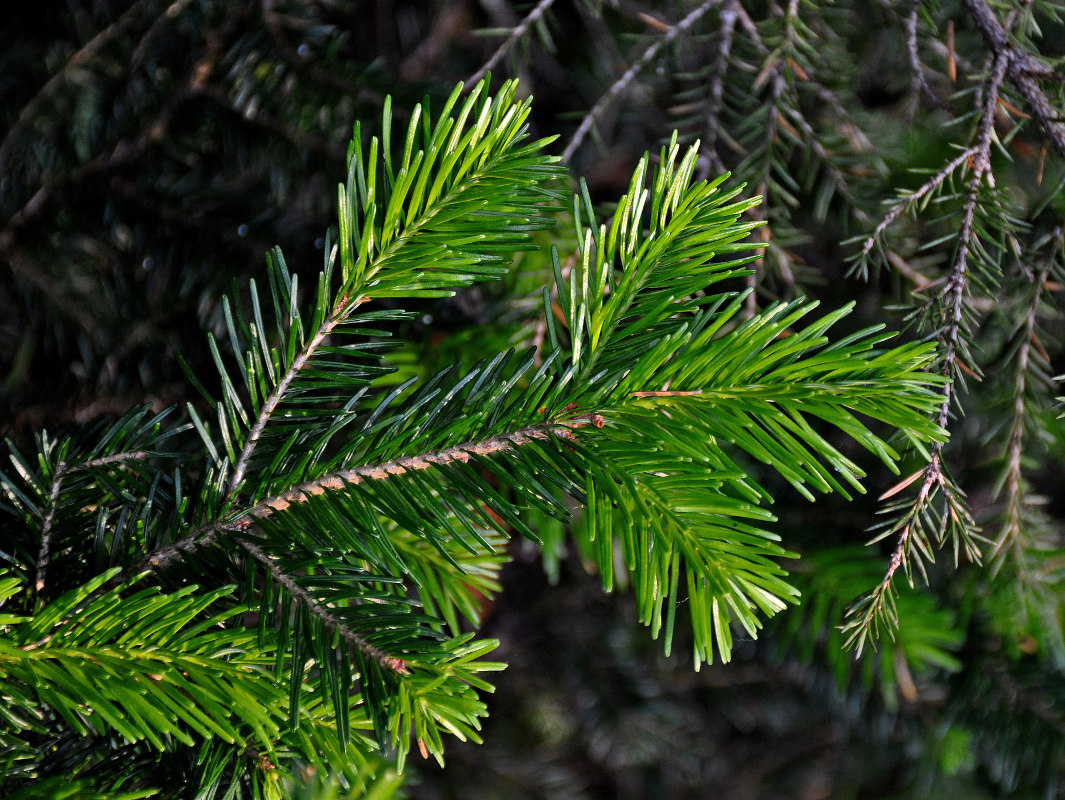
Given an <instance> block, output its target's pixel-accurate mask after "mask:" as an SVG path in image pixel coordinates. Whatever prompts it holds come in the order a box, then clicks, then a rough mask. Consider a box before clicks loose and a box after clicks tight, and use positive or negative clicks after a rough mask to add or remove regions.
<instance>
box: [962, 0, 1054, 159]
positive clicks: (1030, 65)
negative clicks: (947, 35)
mask: <svg viewBox="0 0 1065 800" xmlns="http://www.w3.org/2000/svg"><path fill="white" fill-rule="evenodd" d="M963 4H964V6H965V9H966V11H968V12H969V18H970V19H971V20H972V21H973V23H974V24H975V25H976V27H977V29H978V30H979V31H980V35H981V36H983V38H984V40H985V41H986V42H987V44H988V46H989V47H990V48H991V52H992V53H993V54H994V57H995V59H996V61H998V60H1001V62H1002V64H1003V67H1002V68H1003V71H1004V73H1005V74H1006V75H1007V76H1008V78H1009V80H1010V82H1011V83H1012V84H1013V85H1014V86H1015V87H1016V88H1017V91H1018V92H1020V94H1021V96H1022V97H1023V98H1024V99H1025V101H1027V103H1028V107H1029V108H1030V109H1031V110H1032V115H1033V116H1034V117H1035V119H1036V122H1038V123H1039V126H1040V127H1041V128H1042V129H1043V133H1044V134H1045V135H1046V137H1047V139H1049V140H1050V143H1051V145H1053V147H1054V149H1055V150H1057V152H1058V155H1060V156H1062V157H1065V123H1063V122H1062V121H1061V116H1062V112H1061V109H1055V108H1054V107H1053V106H1052V105H1051V103H1050V100H1049V99H1048V98H1047V96H1046V94H1045V93H1044V92H1043V90H1042V88H1040V86H1039V84H1038V83H1037V82H1036V80H1035V78H1034V76H1037V75H1038V76H1046V75H1047V72H1048V68H1047V67H1046V66H1045V65H1044V64H1041V63H1040V62H1039V61H1038V60H1036V59H1035V57H1033V56H1032V55H1031V54H1030V53H1028V52H1025V51H1024V50H1021V49H1020V48H1018V47H1017V46H1016V45H1014V44H1013V42H1012V41H1011V40H1010V34H1009V32H1008V29H1009V28H1010V27H1011V26H1009V25H1007V26H1005V27H1004V26H1003V25H1002V23H1000V22H999V21H998V18H997V17H996V16H995V12H994V11H993V10H992V9H991V6H990V5H989V4H988V3H987V2H986V0H963ZM1016 12H1017V9H1013V11H1012V12H1011V13H1014V14H1015V13H1016Z"/></svg>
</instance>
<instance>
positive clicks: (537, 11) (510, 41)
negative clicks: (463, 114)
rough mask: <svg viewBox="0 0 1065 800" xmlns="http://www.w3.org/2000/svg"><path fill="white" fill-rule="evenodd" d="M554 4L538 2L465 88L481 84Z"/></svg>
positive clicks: (543, 1)
mask: <svg viewBox="0 0 1065 800" xmlns="http://www.w3.org/2000/svg"><path fill="white" fill-rule="evenodd" d="M554 3H555V0H540V2H539V3H537V4H536V8H534V9H533V10H532V11H530V12H529V14H528V16H526V17H525V19H523V20H522V21H521V22H519V23H518V24H517V25H515V26H514V30H512V31H511V32H510V35H509V36H508V37H507V38H506V40H505V41H504V42H503V44H501V45H499V47H498V48H496V51H495V52H494V53H492V57H491V58H489V59H488V60H487V61H486V62H484V65H483V66H482V67H481V68H480V69H479V70H477V71H476V72H475V73H473V75H471V76H470V79H469V80H468V81H466V86H476V85H477V84H478V83H480V82H481V79H482V78H484V76H485V75H487V74H488V73H489V72H491V71H492V70H493V69H495V66H496V64H498V63H499V62H500V61H502V60H503V58H504V56H506V54H507V53H508V52H510V48H512V47H513V46H514V45H515V44H516V43H517V42H518V41H520V40H521V38H522V37H523V36H525V33H526V31H528V30H529V28H530V27H532V26H533V25H535V24H536V22H537V21H538V20H539V19H540V17H542V16H543V15H544V14H545V13H546V12H547V9H549V8H551V6H552V5H554Z"/></svg>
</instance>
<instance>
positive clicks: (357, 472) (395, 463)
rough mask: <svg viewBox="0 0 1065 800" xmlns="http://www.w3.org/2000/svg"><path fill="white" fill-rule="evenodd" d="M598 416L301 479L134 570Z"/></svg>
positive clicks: (590, 422)
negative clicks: (327, 499) (363, 487)
mask: <svg viewBox="0 0 1065 800" xmlns="http://www.w3.org/2000/svg"><path fill="white" fill-rule="evenodd" d="M604 424H605V422H604V420H603V417H602V416H601V415H599V414H597V413H587V414H581V415H578V416H574V417H566V418H560V419H558V420H556V421H553V422H546V423H541V424H537V425H528V426H525V427H523V428H518V429H517V430H514V431H510V432H508V433H503V434H500V435H498V436H492V437H489V438H487V439H482V440H479V441H470V442H463V443H462V444H458V445H455V446H452V447H448V448H445V449H443V450H439V451H433V452H425V453H419V454H416V455H412V456H404V457H402V458H397V459H392V460H389V461H385V462H382V463H380V464H367V465H363V466H361V467H354V468H352V469H344V470H338V471H336V472H332V473H329V474H327V475H323V476H321V477H320V478H316V479H314V480H311V481H307V482H305V483H301V484H299V485H297V486H294V487H292V488H290V489H287V490H285V491H284V492H281V493H280V494H277V495H274V496H271V497H267V498H265V499H263V500H262V501H260V502H258V503H256V504H255V505H253V506H251V507H249V508H246V509H244V510H242V511H241V512H240V513H239V514H237V515H235V516H231V517H229V518H228V519H225V520H216V521H213V522H209V523H207V524H205V525H202V526H201V527H199V528H197V529H196V530H195V531H193V532H192V533H190V534H188V535H187V536H185V537H183V538H182V539H180V540H178V541H176V542H174V543H173V544H170V545H167V546H166V547H161V548H159V549H158V550H156V551H154V552H152V553H150V554H148V556H146V557H145V558H144V559H142V561H141V562H140V563H139V564H138V566H137V567H135V568H134V569H133V572H134V574H136V573H138V572H140V571H142V570H144V569H160V568H165V567H167V566H169V565H170V564H171V563H173V562H174V561H175V560H176V559H178V558H180V557H181V554H191V553H193V552H194V551H195V550H197V549H199V548H202V547H207V546H209V545H212V544H214V543H215V542H216V541H217V540H218V538H219V536H220V535H222V534H224V533H226V532H229V531H241V530H244V529H246V528H247V527H248V525H249V524H250V520H249V519H248V518H249V517H250V518H262V517H266V516H269V515H270V514H272V513H273V512H275V511H282V510H284V509H285V508H287V507H288V506H289V505H290V504H292V503H300V502H303V501H305V500H307V499H308V498H309V497H314V496H317V495H320V494H323V493H324V492H326V491H340V490H343V489H345V488H346V487H347V486H349V485H350V486H354V485H357V484H359V483H362V482H363V481H365V480H375V481H376V480H388V479H389V478H392V477H394V476H397V475H403V474H405V473H407V472H410V471H417V470H423V469H428V468H429V467H431V466H443V465H446V464H451V463H454V462H461V463H467V462H468V461H469V460H470V458H471V457H472V456H484V455H489V454H492V453H500V452H504V451H507V450H512V449H514V448H516V447H521V446H522V445H525V444H529V443H531V442H535V441H543V440H546V439H549V438H551V437H557V438H560V439H571V438H572V437H573V431H574V430H576V429H579V428H586V427H588V426H592V427H595V428H602V427H603V425H604Z"/></svg>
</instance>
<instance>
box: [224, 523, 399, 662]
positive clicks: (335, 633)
mask: <svg viewBox="0 0 1065 800" xmlns="http://www.w3.org/2000/svg"><path fill="white" fill-rule="evenodd" d="M235 541H236V543H237V544H239V545H240V546H241V547H242V548H243V549H244V550H245V551H246V552H247V553H248V555H250V556H251V557H252V558H254V559H255V560H256V561H257V562H258V563H259V564H262V565H263V566H264V567H265V568H266V569H267V570H268V571H269V572H270V575H271V576H273V579H274V580H275V581H276V582H277V584H278V585H279V586H281V587H282V588H283V589H284V590H285V591H286V592H287V593H288V594H289V596H290V597H292V598H293V599H294V600H295V601H296V602H297V603H299V604H300V605H301V606H303V607H304V608H306V609H307V611H308V612H310V614H312V615H313V616H314V617H316V618H317V619H318V620H320V621H321V623H322V625H323V626H324V627H325V630H326V632H327V633H328V634H329V636H330V638H332V637H339V638H340V639H342V640H343V641H344V643H345V644H346V645H347V646H348V647H349V648H351V650H353V651H354V650H358V651H359V652H360V653H362V654H363V655H364V656H366V657H367V658H370V659H372V660H373V661H376V662H377V664H378V665H379V666H380V667H382V668H383V669H387V670H389V671H391V672H394V673H396V674H397V675H405V674H407V673H408V672H410V670H408V669H407V667H406V665H405V664H404V663H403V661H402V660H401V659H399V658H396V657H394V656H390V655H388V653H386V652H384V651H383V650H381V649H380V648H378V647H374V646H373V645H372V644H370V643H369V642H368V641H366V640H365V639H364V638H362V637H361V636H359V635H358V634H357V633H355V631H353V630H352V629H351V627H350V626H349V625H347V624H345V622H344V620H343V619H341V618H339V617H337V616H336V615H335V614H332V613H330V611H329V608H328V607H327V606H325V605H323V604H322V603H321V602H319V601H318V600H317V599H315V597H314V596H313V595H312V594H311V593H310V592H308V591H307V590H306V589H304V588H303V587H302V586H300V585H299V584H298V583H296V581H295V580H293V579H292V577H291V576H290V575H289V574H288V573H287V572H285V571H284V570H283V569H281V567H280V566H278V564H277V562H276V561H275V560H274V559H272V558H270V556H268V555H267V554H266V553H265V552H263V550H262V548H261V547H259V546H258V545H256V544H254V543H253V542H249V541H248V540H247V539H242V538H239V537H238V538H236V539H235Z"/></svg>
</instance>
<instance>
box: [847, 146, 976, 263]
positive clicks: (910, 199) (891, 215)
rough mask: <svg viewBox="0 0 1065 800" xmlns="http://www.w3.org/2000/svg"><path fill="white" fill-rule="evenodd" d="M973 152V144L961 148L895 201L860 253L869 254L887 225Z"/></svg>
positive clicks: (936, 187) (932, 189) (943, 179)
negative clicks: (941, 166) (904, 195)
mask: <svg viewBox="0 0 1065 800" xmlns="http://www.w3.org/2000/svg"><path fill="white" fill-rule="evenodd" d="M975 154H976V146H975V145H974V146H972V147H969V148H967V149H965V150H963V151H962V152H961V153H960V154H958V156H957V157H955V158H954V159H953V160H951V161H950V162H949V163H947V164H946V165H945V166H944V167H943V168H942V169H941V170H939V172H937V173H936V174H935V175H933V176H932V177H931V178H929V179H928V180H927V181H925V183H924V184H923V185H922V186H921V187H920V188H919V189H917V190H916V191H914V192H911V193H910V194H908V195H907V196H906V199H905V200H903V201H902V202H901V203H896V204H895V205H894V206H892V207H891V210H890V211H888V213H887V214H885V215H884V218H883V219H882V220H880V224H879V225H877V226H876V229H875V230H874V231H873V232H872V233H871V234H870V235H869V238H867V239H866V240H865V243H864V244H863V245H862V252H861V255H862V256H867V255H869V251H870V250H872V249H873V247H874V246H875V245H876V241H877V239H879V238H880V235H881V234H882V233H883V232H884V231H885V230H886V229H887V227H888V226H889V225H890V224H891V223H892V222H894V221H895V220H896V219H898V218H899V216H900V215H901V214H902V213H903V212H904V211H906V210H907V209H909V208H911V207H912V206H913V204H914V203H915V202H917V201H918V200H920V199H921V198H922V197H924V196H925V195H926V194H928V193H929V192H933V191H935V190H936V189H938V188H939V187H940V186H942V185H943V181H945V180H946V179H947V178H948V177H950V175H951V174H953V172H954V170H956V169H958V167H960V166H961V165H962V164H966V163H968V162H969V160H970V159H971V158H972V157H973V156H974V155H975Z"/></svg>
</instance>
